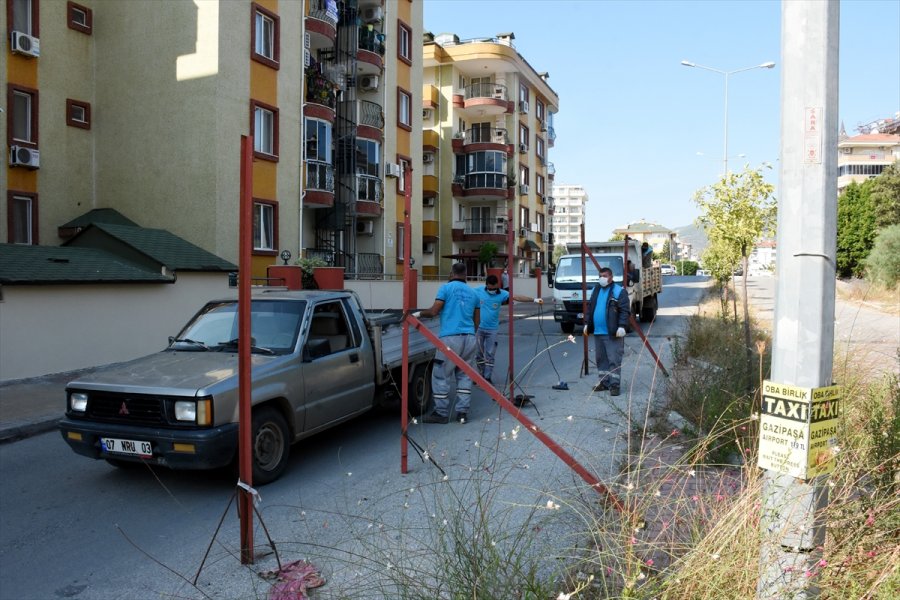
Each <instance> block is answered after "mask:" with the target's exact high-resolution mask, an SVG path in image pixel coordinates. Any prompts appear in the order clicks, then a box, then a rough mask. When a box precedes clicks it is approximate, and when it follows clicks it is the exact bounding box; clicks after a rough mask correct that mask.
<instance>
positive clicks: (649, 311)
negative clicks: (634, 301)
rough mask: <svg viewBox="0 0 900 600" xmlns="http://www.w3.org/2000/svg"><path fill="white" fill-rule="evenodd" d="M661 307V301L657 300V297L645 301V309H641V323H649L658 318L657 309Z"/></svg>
mask: <svg viewBox="0 0 900 600" xmlns="http://www.w3.org/2000/svg"><path fill="white" fill-rule="evenodd" d="M658 306H659V301H658V300H657V298H656V295H655V294H654V296H653V297H652V298H648V299H647V300H644V307H643V308H642V309H641V322H642V323H649V322H651V321H652V320H653V319H655V318H656V308H657V307H658Z"/></svg>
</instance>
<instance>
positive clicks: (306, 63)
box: [303, 50, 312, 68]
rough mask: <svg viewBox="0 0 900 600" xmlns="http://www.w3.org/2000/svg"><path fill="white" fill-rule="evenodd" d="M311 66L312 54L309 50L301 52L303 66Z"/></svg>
mask: <svg viewBox="0 0 900 600" xmlns="http://www.w3.org/2000/svg"><path fill="white" fill-rule="evenodd" d="M311 65H312V54H310V52H309V50H304V51H303V66H304V67H307V68H309V67H310V66H311Z"/></svg>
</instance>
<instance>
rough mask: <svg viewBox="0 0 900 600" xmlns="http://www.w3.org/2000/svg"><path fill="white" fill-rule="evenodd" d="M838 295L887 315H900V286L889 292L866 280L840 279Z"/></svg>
mask: <svg viewBox="0 0 900 600" xmlns="http://www.w3.org/2000/svg"><path fill="white" fill-rule="evenodd" d="M837 294H838V297H839V298H842V299H844V300H849V301H851V302H859V303H862V304H868V305H870V306H873V307H875V308H877V309H878V310H881V311H884V312H886V313H889V314H894V315H900V286H897V287H895V288H894V289H892V290H889V289H886V288H884V287H883V286H880V285H878V284H873V283H871V282H870V281H868V280H866V279H848V280H841V279H839V280H838V282H837Z"/></svg>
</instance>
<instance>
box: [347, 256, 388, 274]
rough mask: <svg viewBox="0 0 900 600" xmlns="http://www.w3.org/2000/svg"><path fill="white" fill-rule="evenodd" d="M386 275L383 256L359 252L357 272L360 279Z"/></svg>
mask: <svg viewBox="0 0 900 600" xmlns="http://www.w3.org/2000/svg"><path fill="white" fill-rule="evenodd" d="M382 273H384V266H383V265H382V261H381V255H380V254H375V253H374V252H358V253H357V254H356V272H355V273H353V274H355V275H356V276H358V277H372V276H373V275H381V274H382Z"/></svg>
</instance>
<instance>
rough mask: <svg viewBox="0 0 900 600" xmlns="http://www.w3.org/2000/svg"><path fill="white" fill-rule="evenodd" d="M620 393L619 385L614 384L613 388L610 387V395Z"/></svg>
mask: <svg viewBox="0 0 900 600" xmlns="http://www.w3.org/2000/svg"><path fill="white" fill-rule="evenodd" d="M619 393H620V392H619V386H617V385H614V386H612V387H611V388H609V395H610V396H618V395H619Z"/></svg>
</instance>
